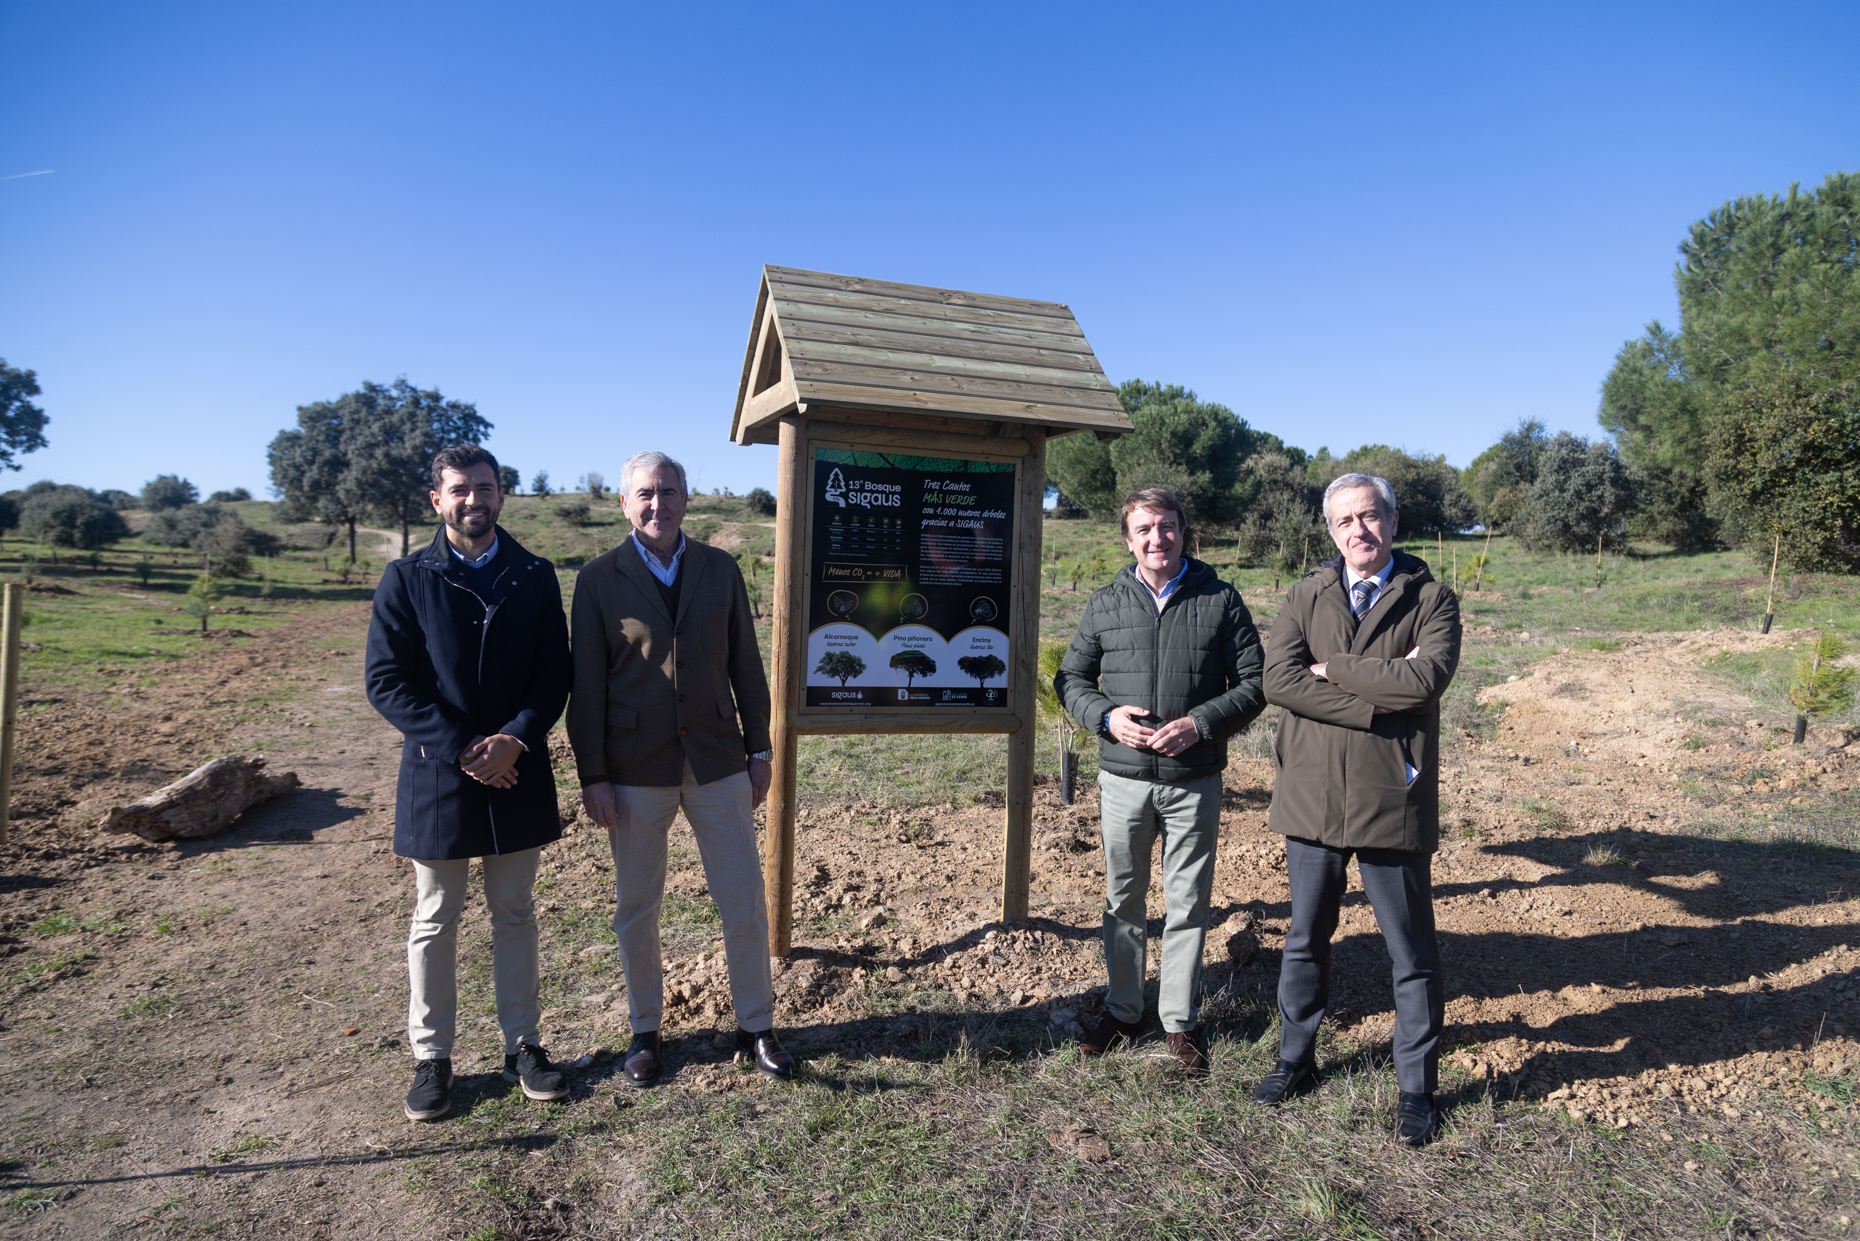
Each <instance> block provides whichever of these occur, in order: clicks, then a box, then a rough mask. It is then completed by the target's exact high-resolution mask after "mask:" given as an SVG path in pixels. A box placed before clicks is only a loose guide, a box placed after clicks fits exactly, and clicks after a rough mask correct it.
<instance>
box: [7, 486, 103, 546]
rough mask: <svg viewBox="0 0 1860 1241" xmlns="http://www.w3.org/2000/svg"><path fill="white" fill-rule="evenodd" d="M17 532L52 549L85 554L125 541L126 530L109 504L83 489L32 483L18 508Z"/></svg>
mask: <svg viewBox="0 0 1860 1241" xmlns="http://www.w3.org/2000/svg"><path fill="white" fill-rule="evenodd" d="M19 528H20V532H21V533H22V534H24V535H25V536H26V537H27V538H29V539H41V540H43V541H45V542H47V543H50V544H51V545H52V546H54V547H81V548H83V549H85V550H86V551H88V550H90V549H92V548H96V547H103V546H105V545H106V544H109V543H114V542H116V541H117V540H118V539H121V538H127V537H128V535H129V527H128V526H126V525H124V524H123V518H122V515H121V514H120V513H118V512H117V511H116V509H115V507H114V506H113V505H110V504H108V503H106V502H105V501H104V500H103V499H101V498H100V497H99V496H98V495H97V494H96V493H95V492H92V491H88V490H86V489H85V488H83V487H61V486H58V485H57V484H55V483H43V484H42V483H34V484H33V485H32V486H31V487H29V488H27V494H26V501H25V503H24V504H22V505H21V506H20V514H19Z"/></svg>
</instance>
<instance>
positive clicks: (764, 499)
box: [743, 487, 775, 517]
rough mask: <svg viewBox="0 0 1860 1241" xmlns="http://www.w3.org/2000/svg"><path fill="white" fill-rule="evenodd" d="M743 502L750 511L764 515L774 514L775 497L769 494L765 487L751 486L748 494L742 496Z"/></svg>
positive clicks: (770, 515)
mask: <svg viewBox="0 0 1860 1241" xmlns="http://www.w3.org/2000/svg"><path fill="white" fill-rule="evenodd" d="M743 502H744V503H745V504H747V505H748V506H749V511H750V512H752V513H759V514H761V515H762V516H764V517H773V516H775V497H774V496H773V495H770V494H769V491H768V488H766V487H754V488H751V489H750V492H749V494H748V495H746V496H744V497H743Z"/></svg>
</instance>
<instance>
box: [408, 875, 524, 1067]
mask: <svg viewBox="0 0 1860 1241" xmlns="http://www.w3.org/2000/svg"><path fill="white" fill-rule="evenodd" d="M541 857H542V850H541V849H525V850H523V851H522V852H520V853H498V854H492V855H491V856H490V857H483V858H479V859H478V861H479V862H481V863H483V866H484V903H485V906H486V907H487V908H488V909H489V910H490V911H491V980H492V985H493V986H494V987H495V988H496V991H497V1024H498V1025H499V1026H501V1027H503V1030H504V1054H505V1055H506V1056H510V1055H515V1054H516V1050H517V1044H518V1043H532V1044H533V1043H535V1042H537V1032H536V1027H537V1024H538V1022H539V1021H540V1020H541V1019H542V1005H541V1004H540V1003H539V1002H538V991H539V987H540V979H539V970H538V965H537V959H536V903H535V900H534V897H533V895H532V892H533V890H534V888H535V886H536V864H537V862H538V861H539V860H540V859H541ZM470 874H471V859H470V858H457V859H453V860H449V861H437V862H423V861H420V860H418V859H414V862H413V875H414V905H413V926H412V929H411V930H410V931H409V932H408V935H407V980H408V982H409V983H410V984H411V988H410V989H411V992H412V994H411V997H410V998H409V1000H408V1003H407V1043H408V1045H409V1046H410V1047H412V1048H413V1058H414V1059H415V1060H449V1059H451V1058H452V1043H453V1040H454V1038H456V1037H457V1034H458V1018H459V961H458V957H459V950H458V945H459V910H461V909H463V908H464V906H465V893H466V890H467V888H468V886H469V880H470Z"/></svg>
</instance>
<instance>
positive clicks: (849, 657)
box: [814, 651, 865, 685]
mask: <svg viewBox="0 0 1860 1241" xmlns="http://www.w3.org/2000/svg"><path fill="white" fill-rule="evenodd" d="M814 672H815V673H816V674H817V675H819V676H823V677H833V678H835V679H837V680H838V681H839V683H840V684H841V685H844V684H846V682H848V681H850V680H852V679H853V678H854V677H856V676H864V675H865V660H863V659H860V658H859V657H858V656H857V655H854V654H852V653H851V652H850V651H828V652H827V653H826V654H825V655H822V656H821V657H820V662H819V663H818V664H815V665H814Z"/></svg>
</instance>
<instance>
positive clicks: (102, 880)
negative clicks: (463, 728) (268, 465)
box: [0, 604, 410, 1237]
mask: <svg viewBox="0 0 1860 1241" xmlns="http://www.w3.org/2000/svg"><path fill="white" fill-rule="evenodd" d="M366 618H367V605H366V604H358V605H351V606H349V607H347V608H346V609H344V610H343V611H342V613H341V614H340V615H339V617H338V618H337V619H336V623H334V624H333V625H332V624H331V623H330V622H329V619H328V614H327V613H323V614H322V615H321V616H320V617H319V618H318V619H317V620H315V621H313V622H308V623H306V624H304V625H287V626H284V627H281V628H279V629H276V630H271V631H267V632H265V633H264V634H263V635H261V636H259V637H257V638H254V639H250V640H241V641H237V642H224V643H222V644H221V649H218V650H213V651H210V652H208V653H206V654H204V655H203V656H201V657H199V658H197V659H194V660H190V661H187V662H186V663H185V664H183V665H182V666H181V667H180V668H179V669H177V670H176V671H175V672H174V674H173V675H171V676H169V677H168V678H166V679H165V680H164V683H163V684H162V685H161V686H160V688H159V689H155V690H142V689H136V688H134V687H129V686H123V687H119V688H117V689H116V691H115V694H114V695H112V698H113V699H114V701H105V700H103V695H101V694H99V695H78V694H70V695H65V696H62V699H59V698H54V699H52V700H50V701H45V702H42V704H41V705H42V710H41V711H40V712H35V713H34V714H32V715H31V716H29V717H28V719H27V721H26V723H25V726H24V727H23V728H22V744H21V780H20V783H21V809H22V812H23V813H24V814H26V815H29V816H34V817H30V818H26V819H25V820H23V821H21V822H16V823H15V824H14V827H15V829H16V833H17V834H16V837H15V839H16V840H17V841H19V842H20V843H18V844H16V845H15V846H13V847H12V848H9V849H8V850H6V851H5V856H6V860H7V864H6V867H5V873H4V878H0V891H4V892H5V894H6V896H5V901H6V905H7V910H8V915H9V916H8V917H7V919H6V923H5V925H6V929H7V931H8V934H7V936H6V939H7V941H8V942H7V945H6V946H7V948H8V949H9V950H10V951H12V952H14V953H17V952H18V950H19V947H20V946H21V944H22V941H23V942H25V943H30V944H31V945H32V946H33V947H35V948H38V949H40V951H37V952H34V953H33V954H32V955H31V956H30V957H28V956H24V955H16V956H14V957H12V958H11V959H9V960H7V961H6V962H5V963H4V964H5V966H12V967H14V968H12V969H9V970H7V971H6V975H7V977H6V981H7V982H8V983H11V984H15V985H13V986H11V987H10V988H9V992H10V993H9V994H7V996H6V999H5V1010H6V1011H5V1014H4V1017H0V1022H3V1024H4V1031H5V1032H4V1034H0V1047H3V1048H4V1050H5V1052H6V1054H5V1057H4V1067H3V1068H0V1093H4V1095H5V1097H6V1100H7V1103H6V1110H7V1120H8V1123H9V1124H10V1125H11V1126H12V1130H11V1133H10V1135H9V1136H10V1138H11V1143H10V1145H11V1147H12V1151H11V1153H10V1154H9V1158H10V1159H12V1160H13V1161H14V1162H13V1163H12V1164H11V1166H10V1168H9V1171H10V1172H11V1174H12V1176H13V1177H14V1178H15V1179H16V1180H17V1179H18V1178H20V1176H21V1173H22V1172H23V1170H24V1168H26V1167H31V1168H33V1169H34V1171H33V1172H32V1173H31V1174H28V1175H26V1177H25V1178H24V1179H25V1180H26V1181H28V1182H30V1183H31V1184H32V1185H33V1186H34V1187H35V1189H36V1190H37V1192H38V1193H39V1194H41V1195H43V1196H45V1197H48V1198H50V1199H52V1200H55V1201H56V1202H57V1206H56V1209H51V1208H50V1207H49V1206H48V1207H46V1208H44V1209H40V1210H26V1211H24V1212H21V1213H15V1214H14V1215H13V1217H12V1218H11V1219H9V1220H7V1221H6V1225H5V1226H6V1227H7V1228H9V1229H10V1230H12V1231H15V1232H17V1233H18V1234H19V1235H27V1236H34V1235H47V1236H51V1235H60V1236H97V1237H102V1236H112V1235H120V1234H121V1233H123V1232H139V1231H141V1230H142V1229H143V1228H147V1227H162V1226H169V1225H180V1226H184V1227H186V1226H192V1225H203V1224H210V1223H213V1222H215V1221H227V1222H235V1223H241V1224H242V1223H243V1222H245V1221H256V1220H261V1219H262V1220H266V1221H269V1222H270V1223H271V1224H272V1225H276V1224H280V1223H283V1222H286V1221H289V1222H290V1223H291V1224H292V1231H293V1232H294V1233H295V1235H301V1236H317V1235H328V1234H329V1232H330V1230H331V1229H333V1228H344V1229H346V1231H347V1232H349V1233H351V1234H353V1235H373V1234H374V1233H376V1232H377V1231H379V1232H380V1233H382V1234H383V1235H386V1234H387V1233H390V1232H393V1231H395V1221H397V1220H402V1219H404V1218H405V1213H406V1211H407V1210H409V1209H410V1204H409V1203H408V1201H407V1200H406V1198H405V1196H404V1195H403V1194H402V1193H401V1191H400V1190H399V1189H398V1188H397V1185H396V1182H395V1181H394V1180H393V1179H392V1178H390V1179H388V1180H385V1181H384V1180H383V1179H382V1178H381V1177H380V1176H379V1175H378V1172H377V1171H376V1170H374V1169H373V1165H374V1164H375V1163H377V1162H379V1161H383V1160H387V1161H391V1159H392V1154H391V1151H392V1149H393V1147H394V1146H395V1145H398V1144H399V1143H400V1142H401V1140H402V1138H403V1135H402V1133H400V1132H399V1131H397V1130H394V1129H387V1128H384V1127H383V1124H384V1122H385V1121H387V1120H389V1119H390V1117H389V1115H388V1114H387V1113H385V1112H384V1111H383V1109H381V1108H380V1107H375V1106H363V1107H359V1108H358V1107H356V1106H355V1103H354V1100H355V1099H356V1098H357V1096H358V1092H359V1095H360V1097H362V1098H364V1099H367V1101H368V1103H369V1104H374V1103H376V1102H377V1099H376V1098H372V1097H370V1096H371V1095H373V1094H378V1093H379V1091H378V1090H370V1088H369V1087H368V1086H366V1085H363V1083H377V1082H378V1084H379V1085H380V1086H381V1087H382V1088H386V1087H387V1082H386V1078H398V1077H400V1076H404V1074H403V1073H402V1072H401V1071H400V1060H401V1059H402V1054H401V1053H400V1052H399V1051H398V1050H397V1048H398V1043H399V1040H401V1039H404V1033H403V1032H402V1031H401V1030H400V1029H399V1028H398V1025H399V1023H398V1022H396V1020H395V1019H394V1018H395V1015H396V1014H397V1013H399V1012H400V1011H401V1010H402V1009H403V1007H404V995H402V994H397V993H396V992H395V990H394V987H393V983H394V981H395V980H394V978H393V975H392V973H391V971H389V966H390V965H391V963H392V958H393V957H395V956H396V955H397V953H398V950H399V944H400V942H401V940H402V939H403V937H404V934H405V931H404V927H403V926H402V925H401V923H400V918H399V916H398V904H399V900H400V895H401V888H402V886H403V885H402V883H401V867H400V866H399V865H398V864H397V863H396V862H395V860H394V859H393V858H392V857H391V856H390V855H389V854H388V853H387V848H388V835H389V822H388V818H387V815H386V814H383V813H381V811H380V810H377V809H375V808H376V807H381V808H384V809H386V810H388V811H389V812H391V807H392V800H393V796H392V794H393V766H392V761H391V760H392V758H393V756H394V754H395V753H396V751H397V748H398V744H397V736H396V734H395V733H394V732H393V730H391V729H388V728H386V727H385V726H384V725H383V724H382V723H381V722H380V720H379V719H378V718H377V717H375V716H374V714H373V712H372V711H370V710H369V709H368V707H367V704H366V702H365V701H364V700H363V697H362V694H361V692H360V683H359V651H360V643H361V638H362V635H363V631H364V627H365V625H366ZM229 704H236V705H229ZM259 738H264V739H267V740H269V741H270V742H271V744H269V745H267V746H266V747H265V752H266V753H267V754H268V755H269V756H270V759H271V763H272V765H273V767H274V769H277V770H293V771H296V772H297V773H298V775H299V776H300V777H301V778H302V780H303V783H304V787H303V788H302V789H301V790H299V791H298V792H297V793H295V794H293V795H289V796H286V797H284V798H280V799H278V800H276V801H274V802H272V803H270V804H268V805H266V806H263V807H260V808H258V809H257V810H255V811H254V812H252V813H251V814H249V815H247V816H246V819H245V820H244V821H242V822H241V823H240V824H239V825H237V826H236V828H235V829H234V830H233V831H230V832H228V833H227V834H226V835H225V836H223V837H220V838H218V839H215V840H211V841H203V842H196V843H190V844H186V845H183V846H180V847H173V846H147V847H144V846H141V845H140V844H139V842H135V841H134V840H133V839H127V840H126V839H124V838H114V837H92V838H90V839H88V840H86V839H84V838H83V837H82V836H81V835H79V833H78V832H77V831H76V830H74V829H77V828H78V826H79V825H80V824H88V823H93V822H94V821H95V819H96V818H97V817H98V816H99V815H100V814H101V813H102V810H103V809H104V808H105V807H106V806H107V805H109V804H115V803H117V802H119V801H120V800H121V799H122V798H123V797H126V796H129V795H133V794H135V793H139V792H141V791H144V790H146V789H147V788H149V787H151V786H152V785H155V784H159V783H161V782H163V781H164V780H166V779H170V778H173V777H174V776H175V775H178V774H180V773H182V772H184V771H186V770H188V769H189V768H191V767H192V766H193V765H195V764H196V763H197V762H199V761H204V760H205V759H206V758H208V757H211V756H212V755H214V754H217V753H223V752H226V751H227V750H229V749H241V748H245V747H246V745H247V743H249V742H250V741H252V740H254V739H259ZM77 794H81V796H79V795H77ZM74 837H75V838H76V839H75V843H74V844H66V843H63V842H67V841H72V840H73V838H74ZM70 924H75V926H76V927H82V928H88V929H71V930H68V931H66V933H63V934H49V935H47V934H45V933H44V932H45V930H46V929H47V928H48V926H49V927H50V928H52V929H54V930H56V929H59V928H60V927H61V925H70ZM33 927H38V928H40V930H39V931H38V932H36V933H35V932H34V931H33V930H32V928H33ZM119 928H120V929H119ZM48 958H49V960H48ZM27 961H30V962H31V965H30V966H29V967H27V968H25V969H22V968H20V965H21V963H22V962H27ZM48 964H49V965H50V967H51V968H46V966H47V965H48ZM28 975H30V976H28ZM21 983H23V985H19V984H21ZM358 1025H360V1026H362V1027H363V1029H362V1030H361V1031H360V1032H358V1033H357V1034H355V1035H345V1034H344V1033H343V1030H344V1029H346V1028H354V1027H356V1026H358ZM390 1065H391V1066H392V1070H391V1071H390V1070H389V1066H390ZM383 1074H385V1077H383V1076H382V1075H383ZM22 1156H23V1158H22ZM203 1175H204V1177H205V1179H201V1178H202V1176H203ZM325 1225H327V1227H326V1226H325ZM239 1231H244V1228H243V1227H241V1228H240V1229H239Z"/></svg>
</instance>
